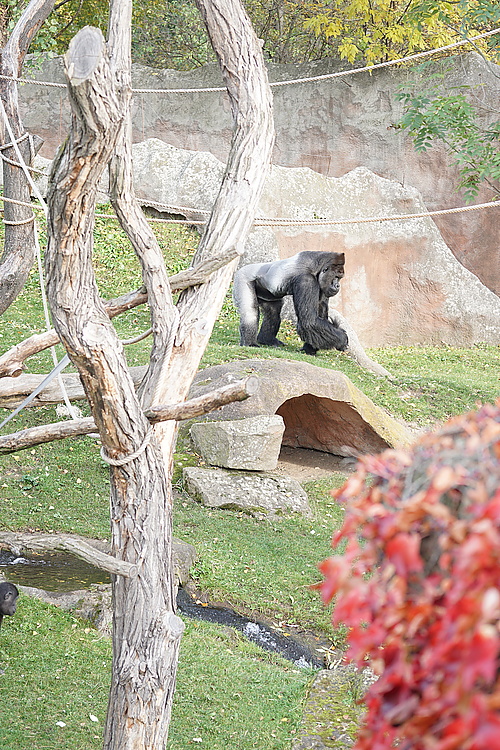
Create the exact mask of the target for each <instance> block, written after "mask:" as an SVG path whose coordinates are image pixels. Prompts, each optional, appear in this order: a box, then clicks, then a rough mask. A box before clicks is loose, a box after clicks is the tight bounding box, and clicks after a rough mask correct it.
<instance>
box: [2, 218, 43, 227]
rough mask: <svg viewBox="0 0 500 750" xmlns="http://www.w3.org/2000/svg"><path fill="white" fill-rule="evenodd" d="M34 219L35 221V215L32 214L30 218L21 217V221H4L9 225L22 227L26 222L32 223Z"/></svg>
mask: <svg viewBox="0 0 500 750" xmlns="http://www.w3.org/2000/svg"><path fill="white" fill-rule="evenodd" d="M32 221H35V217H34V216H30V217H29V219H21V220H19V221H8V220H7V219H4V220H3V223H4V224H5V226H7V227H22V226H24V224H31V222H32Z"/></svg>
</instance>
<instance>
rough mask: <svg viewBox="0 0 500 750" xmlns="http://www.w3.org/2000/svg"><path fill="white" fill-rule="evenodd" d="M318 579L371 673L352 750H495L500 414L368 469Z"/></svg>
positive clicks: (361, 471) (351, 652) (349, 495)
mask: <svg viewBox="0 0 500 750" xmlns="http://www.w3.org/2000/svg"><path fill="white" fill-rule="evenodd" d="M332 494H333V495H334V497H336V498H337V500H338V501H339V502H340V503H341V504H342V505H345V507H346V508H347V512H346V518H345V522H344V524H343V527H342V528H341V530H340V531H339V532H338V533H337V534H335V536H334V538H333V542H332V545H333V547H334V549H335V548H338V546H339V545H340V544H341V543H342V542H343V541H344V540H346V541H347V547H346V551H345V552H344V553H343V554H342V553H341V552H340V551H339V552H338V556H336V557H331V558H328V559H327V560H325V561H324V562H323V563H322V564H321V566H320V570H321V572H322V573H323V575H324V581H323V582H322V583H321V584H320V587H319V588H320V590H321V594H322V598H323V600H324V602H325V603H326V602H329V601H331V599H332V597H334V596H335V597H336V602H335V608H334V612H333V623H334V624H335V625H338V624H340V623H344V624H345V625H347V626H348V630H349V634H348V644H349V648H348V651H347V654H346V657H347V658H351V659H353V660H354V661H355V662H356V663H357V664H358V665H359V666H363V667H364V666H366V665H367V661H366V659H367V658H368V660H369V664H370V666H371V668H372V669H373V670H374V671H375V673H376V674H378V675H380V676H379V679H378V680H377V681H376V682H375V683H374V684H373V685H372V686H371V687H370V688H369V690H368V692H367V694H366V696H365V702H366V707H367V712H366V714H365V720H364V723H363V726H362V727H361V729H360V732H359V735H358V739H357V743H356V745H355V748H356V750H385V749H386V748H391V747H398V748H400V750H409V749H410V748H411V750H500V669H499V667H500V663H499V657H500V625H499V618H500V401H499V402H498V403H497V405H496V406H492V405H486V406H483V407H481V408H480V409H479V410H478V411H477V412H473V413H470V414H466V415H464V416H461V417H458V418H456V419H454V420H451V421H450V422H448V423H447V424H446V425H445V426H444V427H443V428H442V429H441V430H440V431H438V432H435V433H429V434H427V435H426V436H425V437H424V438H422V439H421V440H420V441H419V442H418V443H416V444H415V446H414V447H413V448H412V449H411V450H410V451H404V452H403V451H393V450H388V451H386V452H385V453H383V454H381V455H378V456H365V457H363V458H362V459H361V460H360V464H359V467H358V469H357V472H356V473H355V474H354V475H353V476H352V477H351V478H350V479H349V480H348V481H347V482H346V484H345V485H344V486H343V487H342V488H341V489H340V490H337V491H336V492H333V493H332Z"/></svg>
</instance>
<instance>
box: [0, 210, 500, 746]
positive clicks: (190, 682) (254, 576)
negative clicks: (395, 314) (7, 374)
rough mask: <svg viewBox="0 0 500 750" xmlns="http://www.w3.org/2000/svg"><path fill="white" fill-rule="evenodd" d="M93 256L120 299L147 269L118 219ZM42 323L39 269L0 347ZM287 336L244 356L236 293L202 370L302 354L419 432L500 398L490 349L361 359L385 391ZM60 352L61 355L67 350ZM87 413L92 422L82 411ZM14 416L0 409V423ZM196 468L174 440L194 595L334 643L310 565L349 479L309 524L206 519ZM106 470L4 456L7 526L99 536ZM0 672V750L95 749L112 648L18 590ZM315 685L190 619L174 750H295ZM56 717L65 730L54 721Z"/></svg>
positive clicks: (184, 247)
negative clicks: (5, 717) (185, 480)
mask: <svg viewBox="0 0 500 750" xmlns="http://www.w3.org/2000/svg"><path fill="white" fill-rule="evenodd" d="M154 228H155V232H156V233H157V236H158V239H159V242H160V244H161V247H162V250H163V252H164V256H165V260H166V263H167V266H168V269H169V273H171V274H173V273H175V272H177V271H179V270H180V269H181V268H185V267H187V266H188V265H189V264H190V262H191V258H192V254H193V249H194V248H195V246H196V244H197V235H196V233H194V232H191V231H190V230H187V229H185V228H183V227H179V226H171V225H161V224H155V225H154ZM42 240H43V236H42ZM94 260H95V269H96V277H97V281H98V285H99V289H100V292H101V294H102V296H103V297H105V298H111V297H116V296H119V295H120V294H123V293H124V292H126V291H129V290H130V289H133V288H137V287H139V286H140V285H141V273H140V267H139V264H138V262H137V260H136V258H135V256H134V254H133V252H132V251H131V248H130V246H129V243H128V241H127V240H126V238H125V236H124V234H123V232H122V231H121V230H120V229H119V227H118V225H116V224H114V223H110V222H109V221H107V220H105V219H97V221H96V235H95V251H94ZM114 325H115V326H116V330H117V332H118V335H119V337H120V338H121V339H127V338H131V337H133V336H135V335H137V334H138V333H139V332H140V331H143V330H146V329H147V328H148V327H149V325H150V320H149V313H148V310H147V308H146V307H144V308H137V309H135V310H131V311H129V312H128V313H127V314H125V315H123V316H119V317H118V318H115V320H114ZM44 328H45V325H44V320H43V311H42V303H41V295H40V290H39V282H38V278H37V274H36V273H35V272H33V273H32V274H31V276H30V278H29V280H28V283H27V285H26V288H25V290H24V291H23V293H22V294H21V295H20V296H19V298H18V299H17V300H16V302H15V304H14V305H12V306H11V307H10V308H9V310H7V312H6V313H5V314H4V315H3V316H2V319H1V321H0V352H4V351H6V350H7V349H9V348H10V347H11V346H13V345H14V344H16V343H18V342H19V341H20V340H21V339H24V338H26V337H27V336H29V335H31V334H33V333H40V332H41V331H43V330H44ZM280 337H281V338H282V340H283V341H284V342H285V347H284V348H283V349H279V350H276V349H268V348H259V349H255V348H244V347H240V346H239V345H238V317H237V314H236V310H235V308H234V305H233V302H232V299H231V294H230V292H229V293H228V295H227V298H226V301H225V303H224V306H223V309H222V311H221V314H220V316H219V319H218V321H217V323H216V325H215V328H214V332H213V335H212V337H211V340H210V343H209V345H208V347H207V350H206V352H205V355H204V357H203V361H202V366H204V367H206V366H208V365H212V364H220V363H221V362H227V361H231V360H234V359H247V358H256V357H258V358H284V359H293V360H302V361H305V362H308V363H309V364H310V363H314V364H316V365H317V366H319V367H325V368H329V369H334V370H340V371H342V372H343V373H345V374H346V375H347V376H348V377H349V378H350V379H351V380H352V382H353V383H354V384H355V385H356V386H357V387H358V388H360V389H361V390H362V391H363V392H364V393H366V395H367V396H368V397H370V398H371V399H372V400H373V401H374V402H375V403H376V404H378V405H379V406H381V407H382V408H384V409H386V410H387V411H388V412H389V413H390V414H392V415H393V416H394V417H396V418H400V419H404V420H406V421H407V422H410V423H412V424H413V425H415V426H417V427H425V426H428V425H432V424H435V423H436V422H439V421H443V420H445V419H447V418H448V417H450V416H452V415H454V414H458V413H460V412H463V411H466V410H469V409H472V408H474V406H475V404H476V403H477V402H478V401H479V402H485V401H493V400H494V399H495V398H497V397H498V395H499V387H498V373H499V372H500V348H499V347H493V346H483V345H479V346H474V347H471V348H470V349H457V348H451V347H447V346H442V347H395V348H387V349H377V350H370V351H369V354H370V355H371V356H372V357H373V358H374V359H375V360H377V361H378V362H380V363H381V364H382V365H384V367H386V368H387V369H388V370H389V371H390V372H391V373H392V374H393V376H394V379H393V381H388V380H385V379H380V378H377V377H375V376H374V375H372V374H371V373H368V372H366V371H364V370H362V369H361V368H359V367H358V366H357V365H356V364H355V363H354V362H353V361H352V360H351V359H349V358H348V357H347V356H346V355H344V354H341V353H339V352H336V351H333V352H320V353H319V354H318V356H317V357H316V358H315V359H312V358H310V357H307V356H305V355H303V354H300V352H299V349H300V347H301V342H300V341H299V339H298V337H297V335H296V332H295V330H294V327H293V326H292V325H291V324H288V323H284V324H283V326H282V331H281V332H280ZM150 346H151V344H150V341H149V340H147V339H146V340H144V341H141V342H140V343H138V344H136V345H133V346H129V347H127V349H126V352H127V359H128V362H129V364H131V365H137V364H145V363H146V362H147V361H148V357H149V351H150ZM57 351H58V356H59V357H61V356H62V354H63V351H62V348H61V347H57ZM51 368H52V358H51V355H50V353H49V352H42V353H41V354H39V355H37V356H36V357H33V358H31V359H30V360H29V361H28V363H27V371H28V372H40V373H46V372H48V371H49V370H50V369H51ZM80 406H82V405H81V404H80ZM82 409H83V411H84V413H85V414H88V413H89V412H88V408H87V407H86V406H82ZM8 413H9V411H8V410H6V409H0V421H1V420H2V419H3V417H4V416H6V415H7V414H8ZM57 420H58V417H57V416H56V412H55V409H54V408H52V407H47V408H37V409H29V410H25V411H24V412H22V413H21V414H20V415H18V416H17V417H16V418H15V419H13V420H12V421H11V422H10V423H9V425H8V426H6V428H4V430H3V433H4V434H6V433H8V432H13V431H15V430H20V429H24V428H26V427H29V426H32V425H36V424H44V423H46V422H53V421H57ZM198 461H199V459H198V457H197V456H196V454H195V453H194V452H193V451H192V449H191V447H190V446H189V445H188V444H182V443H181V441H180V443H179V445H178V453H177V454H176V456H175V468H174V485H175V490H176V500H175V507H174V528H175V534H176V536H177V537H179V538H180V539H183V540H185V541H186V542H190V543H191V544H193V545H194V546H195V548H196V550H197V553H198V561H197V563H196V565H195V567H194V570H193V576H194V579H195V583H196V585H197V586H198V587H199V589H201V590H203V591H204V592H205V593H206V594H207V595H208V596H209V597H210V598H211V599H212V600H214V601H220V602H225V603H227V604H229V605H230V606H233V607H234V608H236V609H239V610H241V611H245V612H249V613H253V614H254V615H256V616H258V615H261V616H265V617H267V618H269V619H270V620H271V621H273V622H275V623H278V624H280V623H281V624H282V625H292V626H299V627H301V628H304V629H311V630H314V631H315V632H317V633H319V634H322V635H323V636H328V637H329V638H330V640H331V642H332V644H333V645H335V646H341V645H342V633H334V632H332V628H331V624H330V612H329V610H328V609H327V608H325V607H323V606H322V604H321V602H320V599H319V595H318V594H317V593H316V592H315V591H313V590H312V589H311V584H313V583H315V582H317V581H318V580H319V573H318V570H317V565H318V563H319V562H320V561H321V560H322V559H323V558H324V557H325V556H327V555H328V554H330V551H331V548H330V540H331V536H332V533H333V531H334V530H335V529H337V528H338V526H339V524H340V523H341V520H342V514H343V510H342V509H341V508H339V507H338V505H337V504H336V502H335V501H334V500H333V499H332V497H331V495H330V490H331V489H332V488H333V487H334V486H339V485H340V484H342V482H343V481H344V479H345V477H344V475H342V474H337V475H333V476H332V477H330V478H329V479H328V480H322V481H315V482H309V483H308V484H307V485H306V490H307V492H308V496H309V499H310V503H311V506H312V508H313V511H314V515H313V518H312V519H304V518H302V517H300V516H296V517H292V518H281V519H279V520H263V519H255V518H250V517H248V516H246V515H243V514H239V513H235V512H231V511H222V510H208V509H206V508H203V507H202V506H200V505H199V504H197V503H196V502H195V501H193V500H192V499H191V498H189V497H187V496H186V495H184V493H183V491H182V486H181V474H182V468H183V467H184V466H186V465H196V464H197V463H198ZM108 472H109V469H108V467H107V465H105V464H104V463H103V461H102V460H101V458H100V455H99V444H98V442H97V441H95V440H94V439H92V438H90V437H82V438H75V439H68V440H65V441H61V442H57V443H53V444H49V445H42V446H38V447H37V448H34V449H32V450H27V451H22V452H20V453H18V454H14V455H10V456H4V457H0V528H2V529H9V530H12V531H16V530H33V531H48V532H54V533H57V532H70V533H77V534H82V535H84V536H89V537H97V538H101V539H102V538H108V537H109V525H110V522H109V480H108ZM0 665H3V668H4V669H5V674H3V675H1V676H0V700H1V701H2V705H4V706H8V707H9V711H10V716H11V717H13V718H11V719H10V720H9V721H6V722H5V721H4V722H0V744H1V745H2V747H4V748H6V750H25V749H26V750H28V748H29V750H31V748H33V747H35V748H37V750H44V749H45V748H47V750H49V749H50V750H56V749H58V748H61V750H66V748H68V750H69V748H78V750H87V749H88V750H94V748H99V747H101V733H102V723H103V721H104V714H105V709H106V703H107V691H108V682H109V671H110V644H109V642H108V641H107V640H106V639H103V638H101V637H100V636H98V634H97V633H96V632H95V631H94V630H92V629H90V628H88V627H86V626H85V624H82V623H80V622H78V621H76V620H75V619H74V618H73V617H72V616H71V615H69V614H67V613H64V612H61V611H59V610H57V609H55V608H54V607H50V606H48V605H44V604H41V603H40V602H38V601H35V600H30V599H29V598H28V597H26V596H22V597H21V600H20V607H19V611H18V613H17V614H16V615H15V616H14V617H12V618H6V619H5V621H4V625H3V628H2V630H1V632H0ZM309 679H310V675H309V674H308V673H307V672H302V671H298V670H296V669H294V668H293V667H292V665H290V664H289V663H286V662H284V661H283V660H281V659H280V658H278V657H274V656H271V655H269V654H266V653H264V652H262V651H261V650H260V649H258V648H257V647H256V646H253V645H251V644H249V643H248V642H247V641H246V640H245V639H244V638H243V637H242V636H241V635H240V634H238V633H236V632H235V631H232V630H228V629H226V628H221V627H219V626H213V625H209V624H204V623H193V622H188V624H187V628H186V633H185V636H184V638H183V641H182V647H181V658H180V664H179V674H178V690H177V694H176V699H175V704H174V711H173V719H172V728H171V736H170V740H169V744H168V750H187V748H188V747H193V746H200V747H209V748H210V750H219V748H221V750H222V749H223V748H224V750H225V748H227V747H235V748H238V750H246V748H254V747H255V748H260V749H261V750H268V748H269V750H281V748H288V747H289V746H290V738H291V737H292V736H293V735H294V733H295V732H296V728H297V725H298V721H299V719H300V714H301V710H302V702H303V698H304V692H305V688H306V685H307V683H308V681H309ZM349 700H350V699H349V696H348V695H347V697H345V696H344V697H342V698H341V697H338V701H337V702H338V706H337V707H336V709H335V710H338V711H344V710H346V708H345V706H346V702H347V703H349ZM4 714H5V712H4ZM90 714H92V716H95V717H97V719H98V721H97V722H95V721H93V720H92V719H90V718H89V717H90ZM58 721H63V722H64V723H65V725H66V726H65V727H60V726H58V725H57V722H58ZM200 739H201V743H200V742H199V740H200Z"/></svg>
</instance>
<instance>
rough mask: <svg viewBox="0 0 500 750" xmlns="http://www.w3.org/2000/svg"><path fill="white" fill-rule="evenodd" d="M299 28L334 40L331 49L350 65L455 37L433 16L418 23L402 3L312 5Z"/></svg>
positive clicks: (360, 0) (351, 0)
mask: <svg viewBox="0 0 500 750" xmlns="http://www.w3.org/2000/svg"><path fill="white" fill-rule="evenodd" d="M316 11H317V12H316ZM457 13H458V15H460V12H458V11H457ZM303 26H304V28H305V29H307V30H312V31H313V32H314V34H315V35H316V36H317V37H324V38H325V39H326V40H327V41H329V40H336V39H338V40H339V42H338V46H336V44H335V42H334V43H333V44H332V48H334V49H336V52H337V53H338V54H339V55H340V57H341V58H342V59H345V60H348V61H349V62H350V63H353V62H354V61H355V60H363V61H364V62H366V63H368V64H372V63H377V62H381V61H384V60H394V59H397V58H399V57H404V56H405V55H409V54H411V53H413V52H415V51H418V50H423V49H429V48H431V47H440V46H444V45H446V44H449V43H450V41H452V40H453V39H454V38H455V37H454V35H453V33H452V32H451V31H450V29H449V28H448V27H446V26H445V25H444V23H443V21H442V20H441V18H440V17H439V16H438V14H437V13H436V14H435V15H434V16H429V17H428V19H427V20H426V23H425V24H420V23H418V22H417V21H416V20H415V18H413V17H412V16H411V15H409V6H408V3H407V2H405V1H404V0H347V2H336V3H333V4H331V3H329V4H328V5H326V4H325V3H322V2H321V3H316V4H312V5H311V15H310V16H309V18H307V19H306V20H304V21H303Z"/></svg>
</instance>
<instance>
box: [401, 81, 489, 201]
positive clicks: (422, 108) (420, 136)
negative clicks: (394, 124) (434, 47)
mask: <svg viewBox="0 0 500 750" xmlns="http://www.w3.org/2000/svg"><path fill="white" fill-rule="evenodd" d="M472 96H475V98H476V99H477V98H478V93H477V92H475V91H471V90H470V88H469V87H461V88H460V89H456V90H455V91H453V93H451V94H449V95H443V94H441V93H439V92H438V89H437V86H436V87H433V88H428V87H427V86H422V90H415V89H412V90H403V91H402V92H401V93H400V94H399V99H400V101H402V102H403V105H404V108H405V113H404V115H403V117H402V118H401V120H400V122H399V127H400V128H403V129H404V130H407V131H408V133H409V134H410V135H411V137H412V138H413V142H414V145H415V148H416V150H417V151H427V149H429V148H430V147H431V146H433V145H434V144H435V143H436V142H441V143H443V144H444V145H445V147H446V149H447V151H448V152H449V153H450V155H451V156H452V157H453V158H454V160H455V161H456V163H457V166H458V170H459V173H460V181H459V184H458V187H459V188H461V189H462V190H463V191H464V195H465V199H466V200H467V201H472V200H473V199H474V198H475V197H476V196H477V194H478V192H479V188H480V187H481V185H482V184H486V185H487V186H488V187H489V189H490V190H491V191H492V193H493V194H494V195H496V196H500V189H499V188H498V185H497V184H495V181H498V180H499V179H500V119H497V120H493V121H492V122H491V121H490V122H489V124H488V123H486V124H485V122H484V118H483V117H480V113H482V114H484V112H485V111H486V112H487V113H488V110H489V111H490V112H491V113H492V114H493V115H494V114H495V112H494V110H492V109H491V103H490V101H489V98H488V95H486V97H484V94H483V96H482V101H481V102H480V103H479V104H478V105H476V106H474V105H473V104H472V102H471V97H472ZM498 111H499V110H498V107H497V113H498ZM490 119H491V118H490Z"/></svg>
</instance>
